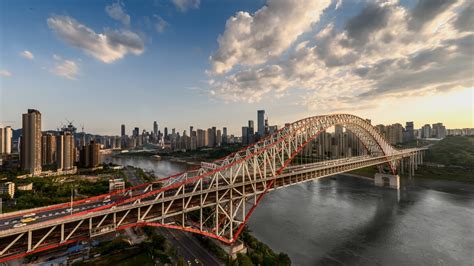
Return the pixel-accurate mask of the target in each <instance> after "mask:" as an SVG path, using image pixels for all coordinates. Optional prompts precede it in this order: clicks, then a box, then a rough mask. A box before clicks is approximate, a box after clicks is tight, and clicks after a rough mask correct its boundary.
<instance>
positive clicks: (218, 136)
mask: <svg viewBox="0 0 474 266" xmlns="http://www.w3.org/2000/svg"><path fill="white" fill-rule="evenodd" d="M216 145H217V146H221V145H222V134H221V130H220V129H218V130H217V132H216Z"/></svg>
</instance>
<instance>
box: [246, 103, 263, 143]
mask: <svg viewBox="0 0 474 266" xmlns="http://www.w3.org/2000/svg"><path fill="white" fill-rule="evenodd" d="M249 127H250V125H249ZM257 129H258V135H259V136H260V138H262V137H264V136H265V110H258V111H257Z"/></svg>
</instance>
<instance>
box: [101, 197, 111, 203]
mask: <svg viewBox="0 0 474 266" xmlns="http://www.w3.org/2000/svg"><path fill="white" fill-rule="evenodd" d="M102 202H103V203H107V202H110V199H109V198H107V199H105V200H104V201H102Z"/></svg>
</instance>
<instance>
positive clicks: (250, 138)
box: [247, 120, 255, 144]
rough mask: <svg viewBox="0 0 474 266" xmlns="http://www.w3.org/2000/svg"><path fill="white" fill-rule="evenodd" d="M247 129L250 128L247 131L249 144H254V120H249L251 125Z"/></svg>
mask: <svg viewBox="0 0 474 266" xmlns="http://www.w3.org/2000/svg"><path fill="white" fill-rule="evenodd" d="M247 130H248V133H247V141H248V144H252V143H254V142H255V125H254V122H253V120H249V126H248V128H247Z"/></svg>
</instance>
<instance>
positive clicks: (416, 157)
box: [415, 152, 420, 170]
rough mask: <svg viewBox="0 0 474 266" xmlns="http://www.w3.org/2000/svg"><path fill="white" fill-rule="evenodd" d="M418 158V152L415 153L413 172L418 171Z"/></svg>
mask: <svg viewBox="0 0 474 266" xmlns="http://www.w3.org/2000/svg"><path fill="white" fill-rule="evenodd" d="M419 156H420V155H419V154H418V152H415V170H418V164H419V158H420V157H419Z"/></svg>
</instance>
